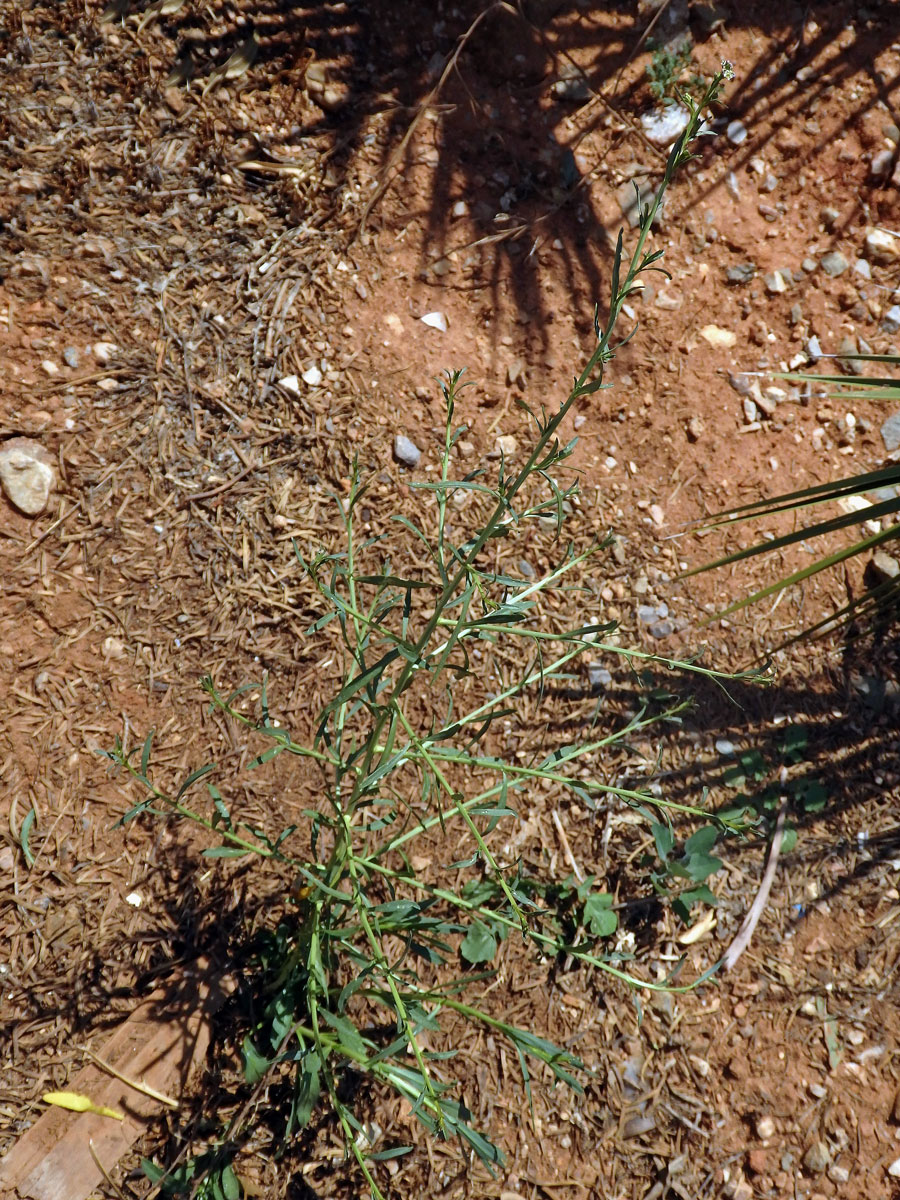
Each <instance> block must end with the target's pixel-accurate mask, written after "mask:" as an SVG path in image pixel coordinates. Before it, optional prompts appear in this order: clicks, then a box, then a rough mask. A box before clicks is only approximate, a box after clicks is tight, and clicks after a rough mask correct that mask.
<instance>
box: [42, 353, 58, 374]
mask: <svg viewBox="0 0 900 1200" xmlns="http://www.w3.org/2000/svg"><path fill="white" fill-rule="evenodd" d="M41 369H42V370H43V371H44V373H45V374H46V375H49V376H50V377H51V378H52V377H53V376H54V375H58V374H59V364H58V363H55V362H54V361H53V360H52V359H51V358H45V359H44V361H43V362H42V363H41Z"/></svg>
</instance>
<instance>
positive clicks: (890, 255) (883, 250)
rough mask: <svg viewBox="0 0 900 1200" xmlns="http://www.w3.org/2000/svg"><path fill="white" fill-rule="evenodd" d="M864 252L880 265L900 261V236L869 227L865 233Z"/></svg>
mask: <svg viewBox="0 0 900 1200" xmlns="http://www.w3.org/2000/svg"><path fill="white" fill-rule="evenodd" d="M866 254H867V255H868V257H869V258H870V259H871V260H872V262H874V263H877V264H878V265H879V266H882V267H884V266H888V265H889V264H891V263H895V262H897V261H900V237H897V236H895V235H894V234H892V233H888V232H887V231H886V230H884V229H871V230H870V231H869V232H868V233H867V234H866Z"/></svg>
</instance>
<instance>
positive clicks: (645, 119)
mask: <svg viewBox="0 0 900 1200" xmlns="http://www.w3.org/2000/svg"><path fill="white" fill-rule="evenodd" d="M690 119H691V114H690V113H689V112H688V110H687V109H686V108H685V107H684V105H683V104H670V105H668V107H666V108H654V109H653V111H652V112H646V113H644V114H643V115H642V116H641V126H642V128H643V130H644V136H645V137H646V138H647V141H648V142H652V143H653V145H654V146H670V145H671V144H672V142H674V141H675V139H676V138H677V137H679V136H680V135H681V134H682V133H684V131H685V129H687V126H688V122H689V121H690Z"/></svg>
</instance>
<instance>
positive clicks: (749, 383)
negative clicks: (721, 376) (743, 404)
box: [728, 371, 753, 396]
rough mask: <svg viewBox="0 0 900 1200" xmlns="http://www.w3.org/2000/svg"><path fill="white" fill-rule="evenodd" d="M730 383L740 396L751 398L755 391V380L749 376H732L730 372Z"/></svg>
mask: <svg viewBox="0 0 900 1200" xmlns="http://www.w3.org/2000/svg"><path fill="white" fill-rule="evenodd" d="M728 382H729V383H730V384H731V386H732V387H733V388H734V390H735V391H736V392H737V394H738V395H739V396H749V395H750V393H751V392H752V390H753V380H752V379H751V378H750V376H749V375H742V374H737V375H735V374H732V373H731V371H729V372H728Z"/></svg>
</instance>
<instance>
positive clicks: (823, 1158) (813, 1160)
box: [803, 1141, 831, 1175]
mask: <svg viewBox="0 0 900 1200" xmlns="http://www.w3.org/2000/svg"><path fill="white" fill-rule="evenodd" d="M829 1162H831V1151H830V1150H829V1149H828V1146H827V1145H826V1144H825V1143H824V1142H822V1141H816V1142H813V1144H812V1145H811V1146H810V1148H809V1149H808V1150H807V1151H806V1153H805V1154H804V1155H803V1165H804V1167H806V1169H807V1171H811V1172H812V1173H813V1174H814V1175H821V1174H822V1172H823V1171H824V1170H825V1168H826V1167H827V1166H828V1164H829Z"/></svg>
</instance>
